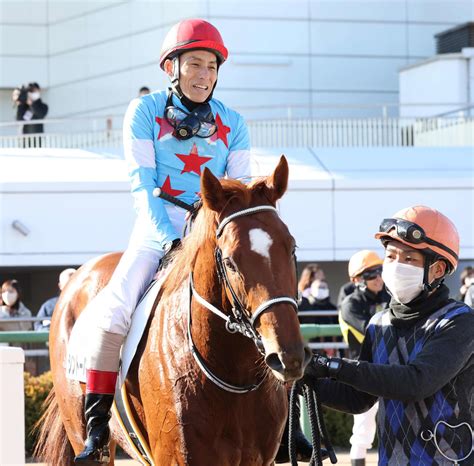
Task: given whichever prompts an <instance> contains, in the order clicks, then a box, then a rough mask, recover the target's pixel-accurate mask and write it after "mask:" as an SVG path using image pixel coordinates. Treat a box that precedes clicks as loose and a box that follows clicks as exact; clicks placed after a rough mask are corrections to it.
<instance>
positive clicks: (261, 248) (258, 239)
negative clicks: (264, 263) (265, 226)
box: [249, 228, 273, 262]
mask: <svg viewBox="0 0 474 466" xmlns="http://www.w3.org/2000/svg"><path fill="white" fill-rule="evenodd" d="M249 238H250V249H251V250H252V251H253V252H256V253H257V254H260V255H261V256H263V257H265V258H266V259H268V261H269V262H270V247H271V245H272V244H273V240H272V238H271V237H270V235H269V234H268V233H267V232H266V231H264V230H262V229H261V228H253V229H252V230H250V231H249Z"/></svg>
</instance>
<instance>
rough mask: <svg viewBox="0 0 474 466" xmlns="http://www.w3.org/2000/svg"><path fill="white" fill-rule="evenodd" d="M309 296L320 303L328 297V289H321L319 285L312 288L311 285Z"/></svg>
mask: <svg viewBox="0 0 474 466" xmlns="http://www.w3.org/2000/svg"><path fill="white" fill-rule="evenodd" d="M311 294H312V295H313V296H314V297H315V298H316V299H319V300H320V301H323V300H324V299H326V298H328V297H329V289H328V288H321V287H320V286H319V283H315V284H314V286H313V285H311Z"/></svg>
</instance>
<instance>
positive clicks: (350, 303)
mask: <svg viewBox="0 0 474 466" xmlns="http://www.w3.org/2000/svg"><path fill="white" fill-rule="evenodd" d="M389 302H390V295H389V294H388V293H387V291H386V290H385V288H384V289H383V290H382V291H381V292H380V293H377V294H374V293H372V291H370V290H369V289H368V288H365V289H361V288H359V287H356V288H355V290H354V291H353V293H352V294H350V295H348V296H346V297H345V298H344V300H343V301H342V304H341V309H340V314H339V322H340V324H341V329H342V333H343V336H344V340H345V341H346V343H347V344H348V345H349V349H350V352H351V357H353V358H355V357H357V356H358V354H359V352H360V348H361V346H362V341H363V336H364V334H365V329H366V328H367V325H368V323H369V320H370V319H371V318H372V316H373V315H374V314H375V313H376V312H378V311H381V310H382V309H385V308H386V307H387V306H388V303H389Z"/></svg>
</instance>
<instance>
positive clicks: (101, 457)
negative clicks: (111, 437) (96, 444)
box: [74, 444, 110, 466]
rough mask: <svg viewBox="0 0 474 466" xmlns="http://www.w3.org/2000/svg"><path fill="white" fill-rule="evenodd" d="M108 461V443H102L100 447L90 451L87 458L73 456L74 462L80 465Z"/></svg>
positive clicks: (93, 465)
mask: <svg viewBox="0 0 474 466" xmlns="http://www.w3.org/2000/svg"><path fill="white" fill-rule="evenodd" d="M82 453H84V452H82ZM82 453H80V454H82ZM109 461H110V449H109V445H108V444H107V445H104V446H103V447H102V448H98V449H97V450H93V451H91V452H90V453H89V455H88V457H87V458H79V455H78V456H76V457H75V458H74V464H79V465H81V466H97V465H99V464H108V463H109Z"/></svg>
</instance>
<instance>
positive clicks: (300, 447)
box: [275, 400, 329, 464]
mask: <svg viewBox="0 0 474 466" xmlns="http://www.w3.org/2000/svg"><path fill="white" fill-rule="evenodd" d="M295 410H296V412H295V414H296V417H297V418H298V422H297V423H296V426H295V427H296V432H295V447H296V458H297V460H298V461H304V462H309V460H310V459H311V455H312V454H313V447H312V445H311V443H310V442H309V441H308V439H307V438H306V436H305V435H304V433H303V431H302V430H301V425H300V421H299V417H300V402H299V400H298V401H297V402H296V406H295ZM289 428H290V417H289V416H288V418H287V420H286V425H285V430H284V432H283V437H282V439H281V444H280V448H278V453H277V456H276V458H275V463H277V464H280V463H288V462H289V461H290V450H289V445H288V435H289V434H288V431H289ZM321 456H322V459H324V458H328V456H329V455H328V453H327V450H326V449H325V448H321Z"/></svg>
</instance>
